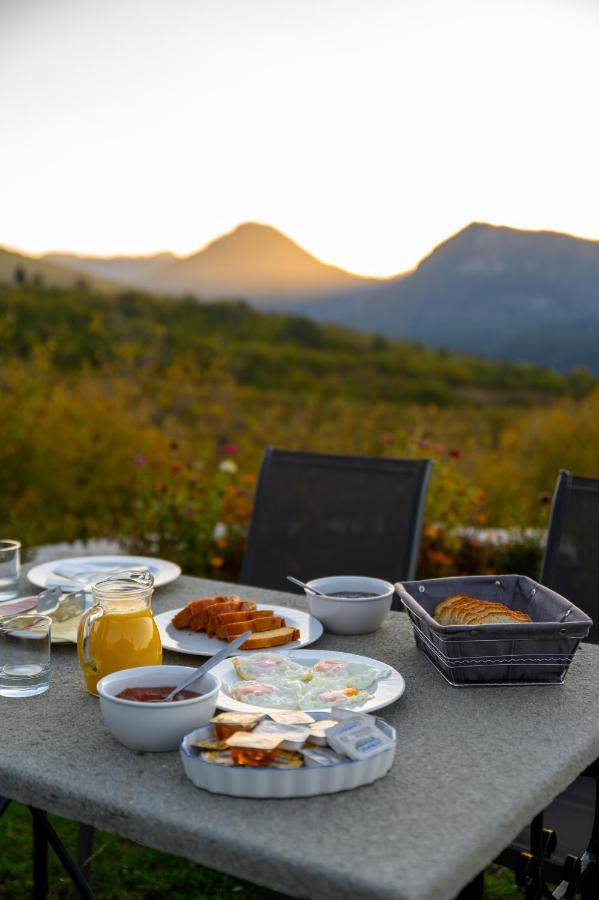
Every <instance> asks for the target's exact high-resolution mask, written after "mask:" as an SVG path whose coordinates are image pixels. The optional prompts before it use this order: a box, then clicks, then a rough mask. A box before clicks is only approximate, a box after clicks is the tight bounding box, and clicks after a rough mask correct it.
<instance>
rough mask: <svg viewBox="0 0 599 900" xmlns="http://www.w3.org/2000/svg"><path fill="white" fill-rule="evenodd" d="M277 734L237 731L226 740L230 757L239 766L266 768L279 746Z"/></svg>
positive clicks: (280, 740)
mask: <svg viewBox="0 0 599 900" xmlns="http://www.w3.org/2000/svg"><path fill="white" fill-rule="evenodd" d="M281 742H282V738H281V735H279V734H256V733H255V732H250V733H249V734H248V733H247V732H246V731H237V732H236V733H235V734H232V735H231V736H230V737H228V738H227V744H228V746H229V747H230V748H231V756H232V757H233V759H234V760H235V762H236V763H237V765H239V766H255V767H262V766H268V765H270V763H271V762H272V760H273V759H274V757H275V755H276V750H277V748H278V747H279V746H280V745H281Z"/></svg>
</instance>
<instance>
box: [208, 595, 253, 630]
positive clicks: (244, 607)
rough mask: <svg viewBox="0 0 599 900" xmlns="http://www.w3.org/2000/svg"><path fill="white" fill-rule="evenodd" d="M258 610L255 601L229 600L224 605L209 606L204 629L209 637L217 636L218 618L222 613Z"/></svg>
mask: <svg viewBox="0 0 599 900" xmlns="http://www.w3.org/2000/svg"><path fill="white" fill-rule="evenodd" d="M253 609H256V603H255V602H254V600H229V601H228V602H227V603H222V604H221V605H219V606H216V607H215V606H209V607H208V610H207V616H206V624H205V625H204V629H205V631H206V634H207V635H208V636H210V635H213V634H216V629H217V627H218V624H217V618H218V616H219V615H220V614H221V613H226V612H245V611H248V610H253Z"/></svg>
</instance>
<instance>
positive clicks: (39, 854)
mask: <svg viewBox="0 0 599 900" xmlns="http://www.w3.org/2000/svg"><path fill="white" fill-rule="evenodd" d="M47 896H48V842H47V841H46V832H45V830H44V826H43V822H42V821H41V820H40V819H39V818H38V817H37V816H33V900H46V897H47Z"/></svg>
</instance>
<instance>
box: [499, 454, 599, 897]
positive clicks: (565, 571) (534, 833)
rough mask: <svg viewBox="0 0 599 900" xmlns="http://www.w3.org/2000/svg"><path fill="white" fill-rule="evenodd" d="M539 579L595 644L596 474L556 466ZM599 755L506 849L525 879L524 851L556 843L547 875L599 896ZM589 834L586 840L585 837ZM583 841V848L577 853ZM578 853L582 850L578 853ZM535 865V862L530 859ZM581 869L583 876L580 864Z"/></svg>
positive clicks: (598, 610) (598, 565)
mask: <svg viewBox="0 0 599 900" xmlns="http://www.w3.org/2000/svg"><path fill="white" fill-rule="evenodd" d="M540 581H541V582H542V584H545V585H547V587H550V588H552V589H553V590H554V591H557V592H558V593H559V594H562V595H563V596H564V597H567V598H568V600H571V601H572V602H573V603H575V604H576V606H579V607H580V608H581V609H582V610H584V612H586V613H587V615H589V616H590V617H591V618H592V619H593V621H594V622H595V624H594V625H593V627H592V628H591V631H590V633H589V636H588V637H587V638H586V640H587V641H589V642H590V643H593V644H599V624H598V621H599V479H596V478H579V477H575V476H573V475H571V474H570V473H569V472H566V471H561V472H560V473H559V476H558V479H557V485H556V488H555V493H554V495H553V505H552V507H551V516H550V522H549V532H548V535H547V545H546V548H545V556H544V559H543V564H542V567H541V575H540ZM598 776H599V761H598V762H595V763H594V764H593V765H592V766H590V767H589V768H588V769H587V770H586V771H585V772H584V774H583V775H582V776H581V777H579V778H577V779H576V781H574V782H573V783H572V784H571V785H570V786H569V787H568V788H567V789H566V790H565V791H564V792H563V793H562V794H560V795H559V797H557V798H556V799H555V800H554V801H553V803H551V805H550V806H548V807H547V809H546V810H545V811H544V813H543V814H542V816H538V817H537V818H536V819H535V820H534V822H533V823H532V825H531V826H530V829H526V830H525V831H524V832H522V833H521V834H519V835H518V837H517V838H516V841H515V842H514V844H513V845H512V846H511V847H510V848H509V850H507V851H505V853H504V854H503V858H502V857H500V859H499V862H502V861H504V862H505V863H506V864H509V865H510V866H511V867H514V868H515V869H516V873H517V876H518V874H519V875H520V881H521V882H523V880H524V879H525V871H524V870H525V869H526V865H527V857H526V855H524V856H523V855H522V851H525V852H528V851H530V849H531V848H534V847H535V845H536V852H535V856H538V854H539V852H541V848H542V846H543V844H544V843H546V842H547V841H549V842H550V844H551V843H553V841H554V838H552V837H551V832H554V833H555V835H556V837H557V845H556V848H555V850H554V851H553V853H552V854H551V856H550V857H549V859H548V861H547V862H545V863H544V874H545V878H546V879H547V880H549V881H553V882H554V883H557V882H562V881H566V882H568V881H569V882H570V888H571V890H570V891H569V892H568V893H567V894H560V896H574V894H573V885H574V882H575V881H576V880H578V882H579V890H580V892H581V895H582V897H583V898H591V897H593V898H595V900H596V898H597V897H599V869H598V868H597V864H596V862H595V861H594V857H595V856H596V855H597V853H598V852H599V802H598V801H599V783H598ZM589 836H590V841H589ZM584 847H587V851H586V853H584V854H583V853H582V851H583V848H584ZM581 854H582V856H581ZM533 865H534V863H533ZM581 869H582V877H580V874H579V870H581Z"/></svg>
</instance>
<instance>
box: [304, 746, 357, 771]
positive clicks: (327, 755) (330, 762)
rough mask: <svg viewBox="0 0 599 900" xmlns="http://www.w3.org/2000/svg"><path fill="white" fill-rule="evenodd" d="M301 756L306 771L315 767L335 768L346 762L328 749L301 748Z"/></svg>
mask: <svg viewBox="0 0 599 900" xmlns="http://www.w3.org/2000/svg"><path fill="white" fill-rule="evenodd" d="M301 753H302V756H303V757H304V765H305V766H306V768H307V769H314V768H316V766H336V765H337V764H338V763H342V762H347V761H348V760H347V757H343V756H340V755H339V754H338V753H335V751H334V750H329V748H328V747H303V749H302V751H301Z"/></svg>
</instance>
